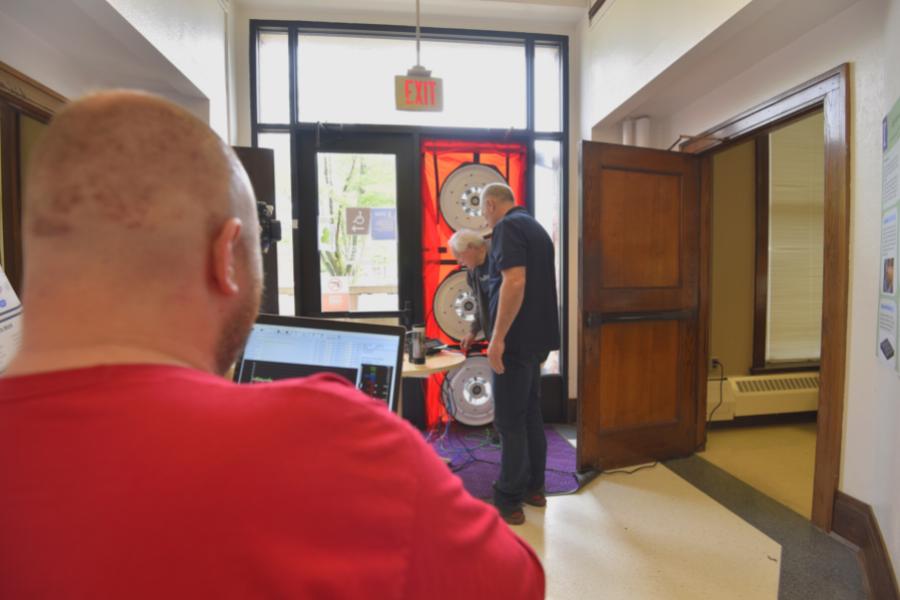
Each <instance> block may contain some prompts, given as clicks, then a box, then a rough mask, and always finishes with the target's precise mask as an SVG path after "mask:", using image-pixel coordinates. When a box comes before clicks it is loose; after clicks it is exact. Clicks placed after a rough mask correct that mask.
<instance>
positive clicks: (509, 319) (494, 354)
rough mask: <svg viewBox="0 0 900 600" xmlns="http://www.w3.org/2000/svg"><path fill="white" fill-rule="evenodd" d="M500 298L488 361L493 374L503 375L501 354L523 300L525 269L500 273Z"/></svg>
mask: <svg viewBox="0 0 900 600" xmlns="http://www.w3.org/2000/svg"><path fill="white" fill-rule="evenodd" d="M501 274H502V275H503V281H502V282H501V283H500V298H499V299H498V301H497V317H496V318H495V319H494V329H493V330H492V331H491V343H490V345H489V346H488V361H489V362H490V363H491V368H492V369H493V370H494V372H495V373H501V374H502V373H503V352H504V350H506V334H507V332H509V328H510V327H511V326H512V324H513V321H515V319H516V315H518V314H519V310H520V309H521V308H522V300H523V299H524V298H525V267H512V268H510V269H506V270H504V271H501Z"/></svg>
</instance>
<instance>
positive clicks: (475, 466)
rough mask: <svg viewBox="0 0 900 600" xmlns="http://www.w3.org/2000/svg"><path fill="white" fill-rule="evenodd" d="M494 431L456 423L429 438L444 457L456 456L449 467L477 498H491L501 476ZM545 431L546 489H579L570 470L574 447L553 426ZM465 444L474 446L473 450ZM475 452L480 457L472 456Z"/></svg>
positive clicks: (572, 462)
mask: <svg viewBox="0 0 900 600" xmlns="http://www.w3.org/2000/svg"><path fill="white" fill-rule="evenodd" d="M442 432H443V430H442ZM492 432H493V430H492V429H491V428H487V427H465V426H461V425H453V426H451V428H450V433H449V436H447V435H443V436H441V438H439V439H433V438H434V436H435V435H436V434H435V433H432V434H431V437H430V438H428V439H430V440H432V441H431V442H430V443H431V445H432V447H433V448H434V449H435V450H436V451H437V453H438V454H439V455H440V456H441V457H442V458H452V459H453V462H452V463H451V464H450V467H451V468H452V469H453V471H455V472H456V474H457V475H458V476H459V477H460V478H461V479H462V481H463V486H464V487H465V488H466V490H467V491H468V492H469V493H470V494H472V495H473V496H475V497H476V498H492V497H493V496H494V490H493V489H492V488H491V484H492V483H493V482H494V480H496V479H498V478H499V477H500V447H499V446H495V445H493V444H491V443H490V442H489V438H490V435H491V433H492ZM544 434H545V435H546V436H547V471H546V475H545V477H546V482H545V487H546V488H547V493H548V494H565V493H569V492H574V491H575V490H577V489H578V480H577V479H576V478H575V476H574V475H570V474H569V473H571V472H573V471H575V448H573V447H572V446H571V445H570V444H569V443H568V442H567V441H566V440H564V439H563V438H562V437H561V436H560V435H559V434H558V433H557V432H556V430H555V429H553V428H552V427H544ZM466 448H468V449H469V450H471V454H470V452H469V451H468V450H466ZM473 456H474V458H476V459H478V460H477V461H476V460H473V459H472V457H473ZM482 461H484V462H482ZM551 469H554V470H551ZM559 471H563V472H559Z"/></svg>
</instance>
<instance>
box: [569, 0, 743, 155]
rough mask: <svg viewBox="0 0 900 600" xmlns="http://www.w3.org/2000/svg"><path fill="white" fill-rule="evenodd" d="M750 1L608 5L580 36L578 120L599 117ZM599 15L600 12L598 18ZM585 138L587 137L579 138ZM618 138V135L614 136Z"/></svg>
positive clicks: (693, 0) (650, 0)
mask: <svg viewBox="0 0 900 600" xmlns="http://www.w3.org/2000/svg"><path fill="white" fill-rule="evenodd" d="M748 4H750V0H691V1H690V2H672V0H641V1H640V2H628V1H625V0H622V1H616V2H614V3H612V5H611V6H610V8H609V9H608V10H606V11H605V12H601V13H598V17H601V18H599V20H596V18H595V24H594V26H593V27H592V28H590V29H589V31H588V32H587V34H586V35H585V36H584V39H583V43H582V55H583V56H582V59H583V61H584V62H583V66H582V71H581V73H582V81H581V85H582V86H583V87H584V88H586V93H587V94H588V95H589V97H590V100H591V101H590V103H588V104H585V105H584V112H583V114H582V121H583V122H586V123H589V124H590V125H591V126H593V125H594V124H596V123H598V122H600V121H602V120H603V119H605V118H606V117H608V116H609V115H610V114H612V113H613V112H614V111H616V109H617V108H619V107H620V106H621V105H623V104H624V103H626V102H627V101H628V100H629V99H630V98H631V97H632V96H634V95H635V94H637V93H638V92H640V91H641V90H642V89H643V88H645V86H647V85H648V84H649V83H650V82H651V81H653V80H654V79H656V78H657V77H658V76H659V75H660V74H662V73H663V72H664V71H666V69H668V68H669V67H670V66H672V65H673V64H674V63H675V62H676V61H678V60H679V59H680V58H681V57H682V56H684V55H685V54H687V53H688V52H690V51H691V50H692V49H693V48H694V47H695V46H697V44H699V43H701V42H702V41H703V40H704V39H706V38H707V37H708V36H710V35H711V34H712V33H713V32H715V31H716V30H717V29H718V28H719V27H721V26H722V24H723V23H725V22H726V21H728V20H729V19H730V18H731V17H733V16H734V15H735V13H737V12H738V11H740V10H741V9H743V8H744V7H745V6H746V5H748ZM601 15H602V16H601ZM585 139H590V138H589V137H587V136H585ZM618 139H619V141H621V136H619V138H618Z"/></svg>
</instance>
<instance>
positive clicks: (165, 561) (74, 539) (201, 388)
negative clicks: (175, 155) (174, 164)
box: [0, 365, 544, 600]
mask: <svg viewBox="0 0 900 600" xmlns="http://www.w3.org/2000/svg"><path fill="white" fill-rule="evenodd" d="M543 597H544V574H543V570H542V568H541V565H540V563H539V562H538V559H537V557H536V556H535V554H534V552H533V551H532V550H531V548H530V547H528V545H527V544H526V543H524V542H523V541H522V540H520V539H519V538H518V536H516V535H515V534H513V533H512V532H511V531H510V530H509V528H508V527H507V526H506V524H505V523H503V521H502V520H501V519H500V518H499V517H498V515H497V513H496V511H495V510H494V509H493V507H491V506H488V505H487V504H485V503H483V502H481V501H479V500H475V499H474V498H472V497H471V496H470V495H469V494H468V493H466V492H465V491H464V490H463V488H462V484H461V482H460V480H459V479H458V478H457V477H455V476H454V475H453V474H452V473H450V471H449V469H447V467H446V465H445V464H444V463H443V462H441V461H440V459H439V458H438V457H437V455H436V453H435V452H434V450H433V449H432V448H430V447H429V446H428V445H427V444H425V442H424V441H423V440H422V437H421V434H419V433H418V432H417V431H416V430H415V429H414V428H413V427H411V426H410V425H409V424H407V423H405V422H403V421H402V420H401V419H398V418H397V417H396V416H395V415H393V414H391V413H389V412H388V411H387V410H386V409H385V408H384V405H383V403H380V402H377V401H374V400H371V399H369V398H368V397H366V396H364V395H363V394H361V393H359V392H357V391H356V390H354V389H353V388H352V386H349V385H348V384H347V383H346V382H345V381H344V380H343V379H340V378H338V377H335V376H331V375H324V376H321V375H320V376H314V377H310V378H308V379H304V380H289V381H281V382H276V383H271V384H258V385H243V386H238V385H236V384H233V383H231V382H229V381H225V380H223V379H221V378H218V377H214V376H211V375H208V374H205V373H201V372H198V371H194V370H190V369H185V368H179V367H168V366H144V365H138V366H104V367H93V368H88V369H79V370H73V371H64V372H57V373H51V374H43V375H33V376H25V377H11V378H5V379H0V598H3V599H4V600H18V599H25V598H40V599H49V598H53V599H62V598H86V599H87V598H89V599H91V600H105V599H116V600H120V599H123V598H129V599H133V598H165V599H166V600H176V599H179V598H191V599H198V598H217V599H227V598H241V599H246V598H379V599H381V598H397V599H402V598H429V599H430V598H490V599H491V600H497V599H500V598H510V599H515V600H521V599H528V598H543Z"/></svg>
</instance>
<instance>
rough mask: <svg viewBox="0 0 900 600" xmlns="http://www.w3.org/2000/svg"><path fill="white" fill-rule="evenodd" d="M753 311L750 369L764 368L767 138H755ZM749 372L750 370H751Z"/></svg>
mask: <svg viewBox="0 0 900 600" xmlns="http://www.w3.org/2000/svg"><path fill="white" fill-rule="evenodd" d="M755 282H756V284H755V286H756V287H755V292H754V294H755V295H754V310H753V368H754V369H761V368H763V367H765V366H766V325H767V319H768V310H767V309H768V299H769V136H768V135H762V136H760V137H758V138H756V276H755ZM751 372H752V371H751Z"/></svg>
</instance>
